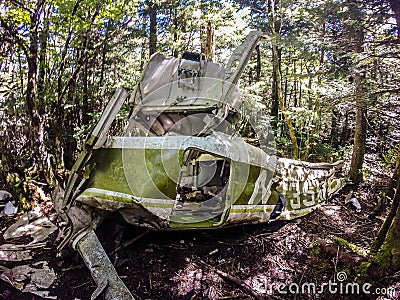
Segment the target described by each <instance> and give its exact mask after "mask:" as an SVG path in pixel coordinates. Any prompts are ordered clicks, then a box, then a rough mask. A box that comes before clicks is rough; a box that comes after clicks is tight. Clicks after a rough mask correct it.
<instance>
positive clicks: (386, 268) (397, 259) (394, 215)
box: [372, 180, 400, 274]
mask: <svg viewBox="0 0 400 300" xmlns="http://www.w3.org/2000/svg"><path fill="white" fill-rule="evenodd" d="M399 203H400V180H399V181H398V182H397V190H396V194H395V196H394V199H393V203H392V208H391V211H390V213H389V216H388V217H387V219H386V220H385V223H384V224H383V226H382V228H381V230H380V232H379V234H378V238H377V242H376V243H375V244H376V245H374V247H377V245H379V244H378V243H381V245H380V247H379V250H378V251H377V252H376V254H375V256H374V257H373V262H374V263H376V264H377V265H378V266H379V269H380V270H381V271H382V272H383V274H393V273H395V272H398V271H400V205H399ZM385 231H386V232H385ZM385 233H386V234H385ZM383 236H384V239H382V237H383ZM379 239H381V240H382V242H381V240H379ZM372 250H373V251H374V250H376V249H372Z"/></svg>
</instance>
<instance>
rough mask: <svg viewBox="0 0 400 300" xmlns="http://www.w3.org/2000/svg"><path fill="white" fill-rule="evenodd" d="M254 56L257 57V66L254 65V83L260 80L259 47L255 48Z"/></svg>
mask: <svg viewBox="0 0 400 300" xmlns="http://www.w3.org/2000/svg"><path fill="white" fill-rule="evenodd" d="M255 50H256V55H257V65H256V81H257V82H259V81H260V78H261V52H260V45H259V44H257V46H256V49H255Z"/></svg>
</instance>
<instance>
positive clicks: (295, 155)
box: [272, 45, 299, 159]
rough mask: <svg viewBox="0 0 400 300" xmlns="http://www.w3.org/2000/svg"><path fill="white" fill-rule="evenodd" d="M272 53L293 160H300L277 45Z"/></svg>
mask: <svg viewBox="0 0 400 300" xmlns="http://www.w3.org/2000/svg"><path fill="white" fill-rule="evenodd" d="M272 53H273V57H274V61H273V63H274V65H275V76H276V91H277V96H278V101H279V106H280V109H281V111H282V114H283V117H284V118H285V121H286V123H287V126H288V129H289V136H290V140H291V141H292V147H293V158H294V159H298V158H299V146H298V144H297V138H296V134H295V131H294V126H293V123H292V119H291V118H290V116H289V115H288V113H287V110H286V107H285V103H284V100H283V91H282V75H281V71H280V62H279V59H278V48H277V46H276V45H273V46H272Z"/></svg>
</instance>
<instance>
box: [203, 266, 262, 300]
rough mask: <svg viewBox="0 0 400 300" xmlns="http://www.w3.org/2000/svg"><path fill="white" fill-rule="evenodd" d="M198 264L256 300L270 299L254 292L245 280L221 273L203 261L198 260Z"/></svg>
mask: <svg viewBox="0 0 400 300" xmlns="http://www.w3.org/2000/svg"><path fill="white" fill-rule="evenodd" d="M197 262H198V264H200V265H202V266H203V267H206V268H207V269H210V270H212V271H214V272H215V273H217V274H218V276H220V277H221V278H222V279H224V280H225V281H228V282H230V283H233V284H235V285H236V286H237V287H238V288H240V289H241V290H242V291H243V292H246V293H249V294H250V295H251V296H252V297H253V298H254V299H260V300H261V299H268V298H269V297H268V296H265V297H264V296H261V295H260V294H258V293H257V292H256V291H255V290H253V289H252V288H251V287H250V286H249V285H248V284H247V283H245V282H244V281H243V280H241V279H239V278H237V277H234V276H232V275H230V274H228V273H225V272H224V271H221V270H219V269H217V268H215V267H214V266H211V265H209V264H208V263H206V262H205V261H203V260H201V259H197Z"/></svg>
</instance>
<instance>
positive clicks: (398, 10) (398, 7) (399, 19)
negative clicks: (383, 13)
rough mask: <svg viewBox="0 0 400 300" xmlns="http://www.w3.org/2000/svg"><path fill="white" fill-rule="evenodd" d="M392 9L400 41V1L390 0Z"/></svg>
mask: <svg viewBox="0 0 400 300" xmlns="http://www.w3.org/2000/svg"><path fill="white" fill-rule="evenodd" d="M389 3H390V8H391V9H392V10H393V12H394V16H395V19H396V24H397V39H398V40H399V41H400V1H399V0H389Z"/></svg>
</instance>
